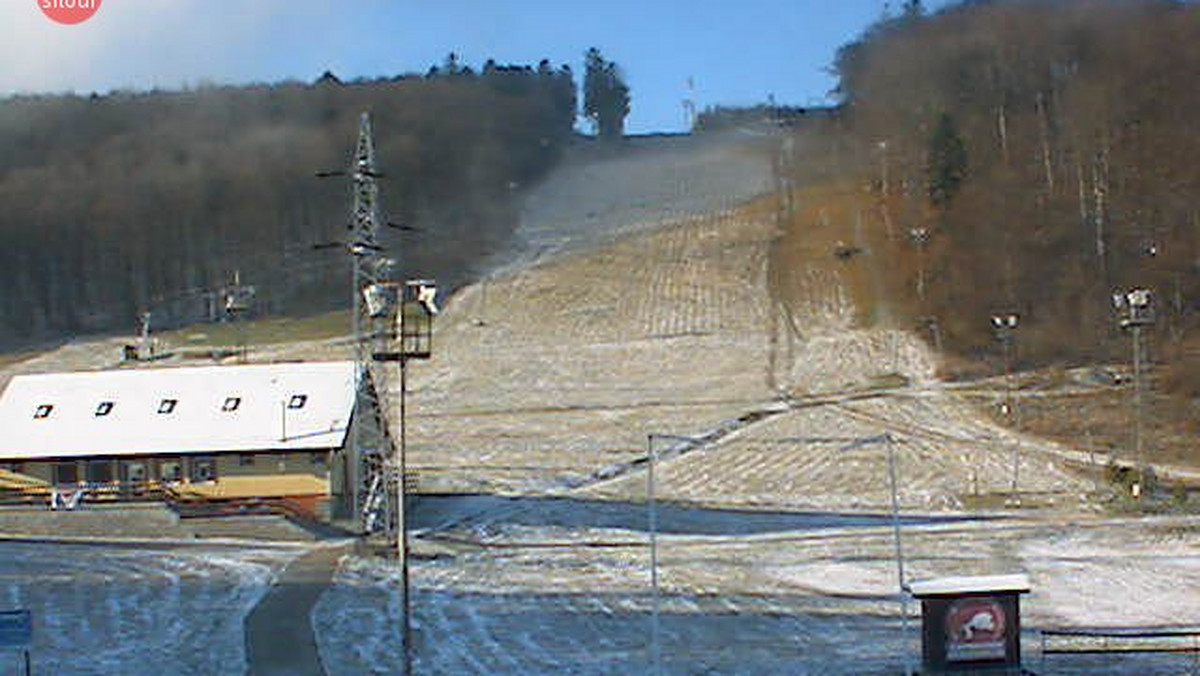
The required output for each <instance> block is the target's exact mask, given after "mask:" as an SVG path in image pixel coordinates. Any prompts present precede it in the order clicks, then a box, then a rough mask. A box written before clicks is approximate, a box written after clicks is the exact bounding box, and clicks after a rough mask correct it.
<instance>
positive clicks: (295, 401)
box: [288, 394, 308, 408]
mask: <svg viewBox="0 0 1200 676" xmlns="http://www.w3.org/2000/svg"><path fill="white" fill-rule="evenodd" d="M306 402H308V395H307V394H293V395H292V398H291V399H289V400H288V408H304V404H305V403H306Z"/></svg>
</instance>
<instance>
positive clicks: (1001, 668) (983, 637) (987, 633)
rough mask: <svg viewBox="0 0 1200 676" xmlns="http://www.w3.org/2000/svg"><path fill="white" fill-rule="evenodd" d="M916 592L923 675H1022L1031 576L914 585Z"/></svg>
mask: <svg viewBox="0 0 1200 676" xmlns="http://www.w3.org/2000/svg"><path fill="white" fill-rule="evenodd" d="M911 589H912V593H913V595H914V596H915V597H917V599H919V600H920V601H921V615H922V617H923V629H922V639H923V640H922V653H923V656H924V662H925V669H924V670H922V673H929V674H953V673H962V672H968V673H978V672H979V671H986V670H992V671H998V672H1000V673H1018V672H1019V671H1020V666H1021V601H1020V597H1021V594H1024V593H1027V592H1028V591H1029V580H1028V578H1027V577H1026V576H1024V575H992V576H984V577H957V578H942V579H938V580H926V581H923V582H914V583H913V584H912V585H911ZM989 673H992V672H991V671H989Z"/></svg>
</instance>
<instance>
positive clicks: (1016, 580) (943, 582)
mask: <svg viewBox="0 0 1200 676" xmlns="http://www.w3.org/2000/svg"><path fill="white" fill-rule="evenodd" d="M909 589H910V590H911V591H912V593H913V596H917V597H921V596H957V595H959V594H981V593H987V594H990V593H1005V592H1010V593H1011V592H1015V593H1020V594H1025V593H1028V592H1029V589H1030V586H1029V576H1028V575H1024V574H1016V575H977V576H973V577H966V576H963V577H941V578H937V579H933V580H921V581H920V582H913V583H912V584H911V585H909Z"/></svg>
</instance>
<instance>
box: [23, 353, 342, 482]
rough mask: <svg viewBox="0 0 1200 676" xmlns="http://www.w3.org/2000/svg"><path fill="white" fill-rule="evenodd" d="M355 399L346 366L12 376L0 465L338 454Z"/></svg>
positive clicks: (244, 367)
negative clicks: (167, 408) (169, 405)
mask: <svg viewBox="0 0 1200 676" xmlns="http://www.w3.org/2000/svg"><path fill="white" fill-rule="evenodd" d="M300 395H302V396H303V402H302V405H300V406H299V407H294V408H287V404H288V403H289V402H290V403H292V405H293V406H295V405H296V404H299V403H301V402H300V399H299V396H300ZM234 397H236V398H240V402H238V403H237V406H236V408H234V410H222V409H223V408H231V407H233V404H232V401H231V398H234ZM293 397H296V400H295V401H293ZM354 398H355V397H354V363H353V362H329V363H292V364H256V365H246V366H210V367H200V368H170V369H147V370H137V371H133V370H129V371H97V372H86V373H53V374H43V375H23V376H16V377H14V378H13V379H12V380H11V381H10V382H9V384H8V388H7V389H5V390H4V394H3V396H0V461H3V460H9V461H11V460H24V459H33V458H66V457H84V456H121V455H140V454H160V453H213V452H222V451H257V450H304V449H324V448H337V447H340V446H342V444H343V442H344V440H345V437H346V432H347V429H348V428H349V424H350V415H351V411H352V410H353V408H354ZM169 399H173V400H175V401H176V402H177V403H176V404H175V405H174V410H172V411H171V412H170V413H159V409H160V407H162V406H163V401H164V400H169ZM227 400H230V401H229V403H227ZM105 402H110V403H111V404H112V405H111V410H110V411H109V413H108V414H107V415H98V413H99V412H100V411H102V410H103V408H107V406H102V405H103V404H104V403H105ZM46 406H52V407H53V408H51V409H49V411H48V413H47V414H46V415H44V416H43V417H38V413H39V408H41V409H42V412H43V413H46V409H45V408H44V407H46Z"/></svg>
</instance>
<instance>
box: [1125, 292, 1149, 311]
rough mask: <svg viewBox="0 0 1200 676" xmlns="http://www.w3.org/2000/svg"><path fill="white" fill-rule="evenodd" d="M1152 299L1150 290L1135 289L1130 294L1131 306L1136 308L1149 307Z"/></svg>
mask: <svg viewBox="0 0 1200 676" xmlns="http://www.w3.org/2000/svg"><path fill="white" fill-rule="evenodd" d="M1150 297H1151V296H1150V290H1149V289H1134V290H1132V291H1130V292H1129V304H1130V305H1131V306H1133V307H1135V308H1145V307H1149V306H1150Z"/></svg>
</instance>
